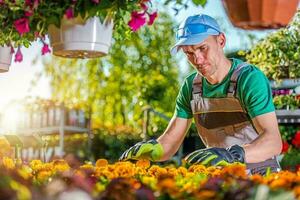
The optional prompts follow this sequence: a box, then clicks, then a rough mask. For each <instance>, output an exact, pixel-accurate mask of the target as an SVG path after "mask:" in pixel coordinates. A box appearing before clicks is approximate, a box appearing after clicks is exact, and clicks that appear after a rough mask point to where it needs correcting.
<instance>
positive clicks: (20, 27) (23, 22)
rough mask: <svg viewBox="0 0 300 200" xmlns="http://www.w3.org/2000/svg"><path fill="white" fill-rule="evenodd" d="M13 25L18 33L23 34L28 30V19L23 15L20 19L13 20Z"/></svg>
mask: <svg viewBox="0 0 300 200" xmlns="http://www.w3.org/2000/svg"><path fill="white" fill-rule="evenodd" d="M14 26H15V28H16V29H17V31H18V32H19V34H20V35H23V34H24V33H28V32H29V31H30V28H29V20H28V19H27V18H25V17H24V18H21V19H17V20H16V21H15V22H14Z"/></svg>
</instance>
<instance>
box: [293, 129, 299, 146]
mask: <svg viewBox="0 0 300 200" xmlns="http://www.w3.org/2000/svg"><path fill="white" fill-rule="evenodd" d="M292 144H293V145H295V147H298V148H300V131H297V132H296V134H295V136H294V138H293V140H292Z"/></svg>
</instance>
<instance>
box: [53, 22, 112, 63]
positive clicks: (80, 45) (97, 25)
mask: <svg viewBox="0 0 300 200" xmlns="http://www.w3.org/2000/svg"><path fill="white" fill-rule="evenodd" d="M112 30H113V22H112V21H111V20H106V21H104V22H103V23H101V22H100V20H99V18H98V17H92V18H89V19H87V20H86V21H85V22H84V21H83V20H82V19H81V18H80V17H77V18H74V19H65V18H64V19H62V22H61V27H60V29H58V28H57V27H55V26H54V25H51V26H50V27H49V37H50V43H51V46H52V50H53V54H54V55H56V56H61V57H68V58H95V57H101V56H104V55H106V54H107V53H108V50H109V48H110V46H111V39H112Z"/></svg>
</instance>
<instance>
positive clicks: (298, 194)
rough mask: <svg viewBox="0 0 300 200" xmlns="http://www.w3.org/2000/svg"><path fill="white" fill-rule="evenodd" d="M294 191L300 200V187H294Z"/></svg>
mask: <svg viewBox="0 0 300 200" xmlns="http://www.w3.org/2000/svg"><path fill="white" fill-rule="evenodd" d="M293 191H294V193H295V195H296V197H297V198H298V199H299V198H300V185H298V186H296V187H294V189H293Z"/></svg>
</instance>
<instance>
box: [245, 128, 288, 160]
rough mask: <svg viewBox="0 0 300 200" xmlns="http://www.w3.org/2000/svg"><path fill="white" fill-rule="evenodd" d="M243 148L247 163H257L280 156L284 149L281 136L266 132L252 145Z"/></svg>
mask: <svg viewBox="0 0 300 200" xmlns="http://www.w3.org/2000/svg"><path fill="white" fill-rule="evenodd" d="M243 147H244V150H245V160H246V163H257V162H261V161H265V160H266V159H269V158H271V157H273V156H275V155H279V154H280V152H281V149H282V142H281V137H280V135H279V134H275V133H267V132H264V133H262V134H261V135H259V137H258V138H257V139H255V140H254V141H253V142H252V143H251V144H247V145H245V146H243Z"/></svg>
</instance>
